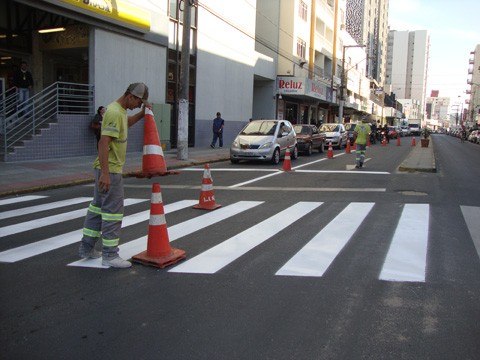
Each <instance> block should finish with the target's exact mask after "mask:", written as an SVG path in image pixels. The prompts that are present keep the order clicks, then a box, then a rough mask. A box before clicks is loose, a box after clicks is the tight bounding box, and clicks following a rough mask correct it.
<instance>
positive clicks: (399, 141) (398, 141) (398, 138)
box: [397, 136, 402, 146]
mask: <svg viewBox="0 0 480 360" xmlns="http://www.w3.org/2000/svg"><path fill="white" fill-rule="evenodd" d="M401 145H402V143H401V140H400V136H397V146H401Z"/></svg>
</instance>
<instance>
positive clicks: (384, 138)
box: [382, 135, 387, 146]
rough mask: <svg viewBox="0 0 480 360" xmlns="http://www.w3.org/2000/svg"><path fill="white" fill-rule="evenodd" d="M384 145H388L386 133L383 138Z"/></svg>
mask: <svg viewBox="0 0 480 360" xmlns="http://www.w3.org/2000/svg"><path fill="white" fill-rule="evenodd" d="M382 146H387V138H386V137H385V135H383V138H382Z"/></svg>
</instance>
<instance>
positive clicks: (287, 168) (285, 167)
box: [282, 149, 292, 171]
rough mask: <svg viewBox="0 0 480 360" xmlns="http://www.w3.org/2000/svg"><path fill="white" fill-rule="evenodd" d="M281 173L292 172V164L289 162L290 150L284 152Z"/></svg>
mask: <svg viewBox="0 0 480 360" xmlns="http://www.w3.org/2000/svg"><path fill="white" fill-rule="evenodd" d="M282 170H283V171H292V163H291V161H290V149H287V151H286V152H285V159H283V167H282Z"/></svg>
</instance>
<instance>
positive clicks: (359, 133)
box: [353, 116, 372, 169]
mask: <svg viewBox="0 0 480 360" xmlns="http://www.w3.org/2000/svg"><path fill="white" fill-rule="evenodd" d="M369 122H370V118H369V117H368V116H364V117H363V118H362V122H361V123H359V124H357V125H356V126H355V131H354V132H353V138H354V141H355V142H356V144H357V150H356V157H355V161H356V165H355V167H356V168H357V169H360V168H362V167H363V162H364V161H365V152H366V150H367V139H368V136H369V134H370V132H371V131H372V129H371V128H370V125H368V123H369Z"/></svg>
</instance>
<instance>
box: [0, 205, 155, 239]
mask: <svg viewBox="0 0 480 360" xmlns="http://www.w3.org/2000/svg"><path fill="white" fill-rule="evenodd" d="M89 199H90V200H91V198H89ZM144 201H147V200H145V199H126V200H125V206H128V205H133V204H137V203H141V202H144ZM86 213H87V208H84V209H79V210H74V211H68V212H65V213H61V214H57V215H52V216H47V217H44V218H39V219H35V220H30V221H25V222H22V223H18V224H14V225H9V226H4V227H2V228H0V237H3V236H8V235H12V234H18V233H20V232H23V231H29V230H33V229H38V228H41V227H44V226H48V225H53V224H58V223H60V222H62V221H68V220H73V219H77V218H79V217H82V216H85V215H86Z"/></svg>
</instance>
